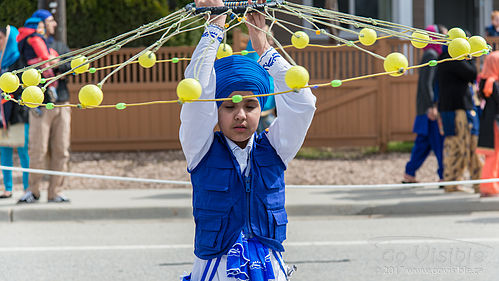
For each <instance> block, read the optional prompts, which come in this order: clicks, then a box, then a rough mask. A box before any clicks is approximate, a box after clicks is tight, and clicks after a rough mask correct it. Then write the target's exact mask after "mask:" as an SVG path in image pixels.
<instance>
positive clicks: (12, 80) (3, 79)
mask: <svg viewBox="0 0 499 281" xmlns="http://www.w3.org/2000/svg"><path fill="white" fill-rule="evenodd" d="M17 88H19V77H17V75H15V74H12V72H5V73H4V74H2V76H0V89H2V91H4V92H6V93H13V92H15V91H16V90H17Z"/></svg>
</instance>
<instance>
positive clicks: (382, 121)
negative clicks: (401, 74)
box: [374, 39, 390, 152]
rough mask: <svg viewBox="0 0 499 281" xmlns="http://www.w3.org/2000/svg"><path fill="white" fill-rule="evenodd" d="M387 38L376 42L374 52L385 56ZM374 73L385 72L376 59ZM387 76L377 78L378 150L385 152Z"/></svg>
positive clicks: (386, 137)
mask: <svg viewBox="0 0 499 281" xmlns="http://www.w3.org/2000/svg"><path fill="white" fill-rule="evenodd" d="M387 41H388V40H386V39H385V40H380V41H378V42H377V44H376V47H377V50H376V53H378V54H381V55H383V56H386V55H388V54H389V53H390V45H389V44H388V42H387ZM374 69H375V71H376V73H380V72H385V69H384V67H383V61H381V60H377V61H376V64H375V68H374ZM389 79H390V78H389V77H388V76H386V75H383V76H379V77H378V78H377V81H378V92H377V102H376V106H377V110H378V111H377V116H378V130H377V132H378V147H379V151H380V152H386V150H387V147H388V141H389V135H390V132H389V130H390V128H389V126H388V121H389V120H388V118H389V114H388V108H389V105H388V103H389V102H390V101H389V99H388V96H389V91H390V81H389Z"/></svg>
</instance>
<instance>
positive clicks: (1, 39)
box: [0, 32, 7, 52]
mask: <svg viewBox="0 0 499 281" xmlns="http://www.w3.org/2000/svg"><path fill="white" fill-rule="evenodd" d="M6 42H7V37H6V36H5V34H4V33H3V32H0V52H3V49H4V47H5V45H7V44H6Z"/></svg>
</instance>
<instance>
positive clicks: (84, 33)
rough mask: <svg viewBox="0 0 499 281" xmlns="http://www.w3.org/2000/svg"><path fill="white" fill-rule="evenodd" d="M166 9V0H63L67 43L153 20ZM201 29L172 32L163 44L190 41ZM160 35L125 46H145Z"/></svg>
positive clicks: (79, 44)
mask: <svg viewBox="0 0 499 281" xmlns="http://www.w3.org/2000/svg"><path fill="white" fill-rule="evenodd" d="M180 7H183V6H180V5H179V8H180ZM169 12H170V10H169V6H168V1H167V0H106V1H99V0H67V29H68V45H69V46H70V47H72V48H81V47H84V46H88V45H91V44H94V43H97V42H100V41H103V40H106V39H109V38H112V37H115V36H117V35H119V34H122V33H125V32H127V31H130V30H133V29H135V28H138V27H140V26H141V25H144V24H146V23H149V22H152V21H155V20H157V19H159V18H162V17H164V16H166V15H168V14H169ZM201 32H202V31H201V30H198V31H197V32H196V31H195V32H191V33H190V34H185V33H183V34H181V35H179V36H174V37H173V38H172V39H170V41H168V42H167V44H166V45H174V46H178V45H192V44H193V43H192V41H193V40H192V39H193V38H199V37H200V35H201ZM160 37H161V33H157V34H154V35H151V36H148V37H144V38H140V39H137V40H135V41H132V42H130V43H129V44H127V45H126V46H127V47H137V46H148V45H151V44H153V43H154V42H155V41H156V40H157V39H159V38H160Z"/></svg>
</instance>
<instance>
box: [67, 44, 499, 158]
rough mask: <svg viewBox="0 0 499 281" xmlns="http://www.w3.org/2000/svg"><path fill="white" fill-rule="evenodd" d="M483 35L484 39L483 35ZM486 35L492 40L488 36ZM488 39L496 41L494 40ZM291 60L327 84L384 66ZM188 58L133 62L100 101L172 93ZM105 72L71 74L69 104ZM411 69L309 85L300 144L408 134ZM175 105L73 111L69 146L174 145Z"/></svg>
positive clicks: (354, 58) (162, 54) (317, 52)
mask: <svg viewBox="0 0 499 281" xmlns="http://www.w3.org/2000/svg"><path fill="white" fill-rule="evenodd" d="M489 39H490V38H489ZM492 41H493V42H492ZM492 41H490V40H488V42H492V44H493V45H494V46H495V43H496V41H497V42H499V40H492ZM370 50H371V51H374V52H376V53H378V54H381V55H383V56H386V55H388V54H389V53H391V52H394V51H398V52H402V53H404V54H405V55H406V56H407V58H408V60H409V65H415V64H417V63H418V62H419V61H420V57H421V54H422V52H421V50H418V49H415V48H413V47H412V46H411V45H410V42H408V41H401V40H398V39H389V40H386V39H385V40H380V41H379V42H377V43H376V44H375V46H374V47H373V48H371V49H370ZM139 51H140V49H135V48H123V49H121V50H119V51H118V52H116V53H113V54H112V55H109V56H106V57H104V58H102V59H101V60H99V61H98V62H97V63H95V64H93V65H92V67H101V66H106V65H111V64H115V63H119V62H123V61H125V60H126V59H128V58H130V57H131V56H133V55H135V54H136V53H138V52H139ZM192 51H193V48H192V47H168V48H161V49H160V50H159V51H158V52H157V54H156V55H157V57H158V59H168V58H172V57H179V58H182V57H190V55H191V53H192ZM289 53H290V55H291V56H292V58H293V59H294V60H295V61H296V63H297V64H299V65H302V66H304V67H305V68H307V69H308V70H309V73H310V76H311V81H310V83H326V82H329V81H331V80H334V79H345V78H350V77H357V76H361V75H368V74H373V73H378V72H383V71H384V70H383V61H381V60H380V59H377V58H374V57H372V56H370V55H368V54H366V53H364V52H361V51H358V50H356V49H353V48H349V47H340V48H333V49H324V48H319V47H310V48H306V49H304V50H296V49H289ZM187 64H188V62H187V61H180V62H179V63H177V64H173V63H161V64H157V65H155V66H154V67H153V68H150V69H144V68H142V67H140V66H139V65H138V64H132V65H129V66H127V67H125V68H124V69H122V70H121V71H120V72H118V73H117V74H115V75H113V76H112V77H111V78H110V79H109V80H108V81H107V82H106V84H105V85H104V87H103V92H104V101H103V104H116V103H118V102H126V103H133V102H143V101H153V100H174V99H176V93H175V89H176V86H177V83H178V82H179V81H180V80H181V79H182V78H183V72H184V69H185V67H186V66H187ZM107 73H109V70H106V71H98V72H96V73H95V74H84V75H77V76H72V77H71V78H70V85H69V86H70V91H71V93H72V95H71V102H72V103H77V102H78V101H77V95H78V90H79V89H80V88H81V87H82V86H84V85H86V84H88V83H97V82H99V81H100V79H102V78H103V77H104V75H106V74H107ZM416 84H417V71H415V70H412V71H408V72H407V73H406V74H405V75H403V76H401V77H389V76H380V77H376V78H367V79H362V80H358V81H355V82H348V83H344V84H343V85H342V86H341V87H338V88H332V87H321V88H317V89H315V90H313V92H314V94H315V95H316V96H317V112H316V115H315V117H314V120H313V122H312V126H311V128H310V130H309V132H308V135H307V138H306V140H305V144H304V145H305V146H315V147H318V146H326V147H334V146H364V145H377V146H380V147H382V148H383V147H384V146H386V144H387V143H388V142H389V141H401V140H413V139H414V135H413V134H412V132H411V130H412V124H413V120H414V117H415V100H416ZM179 112H180V105H176V104H174V105H171V104H169V105H151V106H141V107H131V108H127V109H125V110H116V109H91V110H89V109H86V110H78V109H75V110H73V114H72V117H73V119H72V120H73V121H72V135H71V137H72V140H71V147H72V150H73V151H119V150H122V151H127V150H161V149H178V148H180V143H179V140H178V130H179V126H180V122H179Z"/></svg>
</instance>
